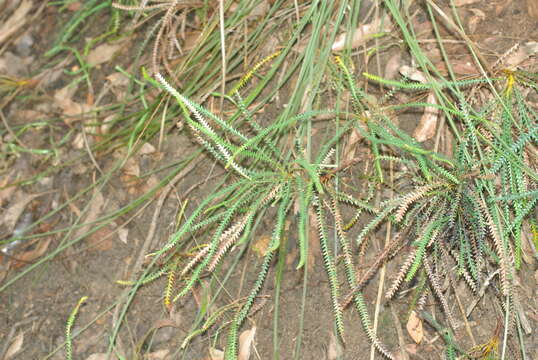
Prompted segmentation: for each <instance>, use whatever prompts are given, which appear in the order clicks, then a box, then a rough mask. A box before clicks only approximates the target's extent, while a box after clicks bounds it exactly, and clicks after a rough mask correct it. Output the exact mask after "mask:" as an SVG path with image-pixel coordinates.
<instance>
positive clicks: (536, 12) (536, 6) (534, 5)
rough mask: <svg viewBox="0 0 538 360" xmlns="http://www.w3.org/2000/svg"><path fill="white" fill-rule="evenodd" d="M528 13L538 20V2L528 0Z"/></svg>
mask: <svg viewBox="0 0 538 360" xmlns="http://www.w3.org/2000/svg"><path fill="white" fill-rule="evenodd" d="M527 11H528V12H529V16H530V17H533V18H535V19H538V1H537V0H527Z"/></svg>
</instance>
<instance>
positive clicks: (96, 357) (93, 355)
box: [86, 353, 108, 360]
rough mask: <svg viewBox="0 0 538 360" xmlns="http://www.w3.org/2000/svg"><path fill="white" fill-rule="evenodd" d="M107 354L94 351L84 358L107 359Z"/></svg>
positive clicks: (87, 359) (90, 359) (92, 359)
mask: <svg viewBox="0 0 538 360" xmlns="http://www.w3.org/2000/svg"><path fill="white" fill-rule="evenodd" d="M107 359H108V355H107V354H106V353H95V354H91V355H90V356H88V357H87V358H86V360H107Z"/></svg>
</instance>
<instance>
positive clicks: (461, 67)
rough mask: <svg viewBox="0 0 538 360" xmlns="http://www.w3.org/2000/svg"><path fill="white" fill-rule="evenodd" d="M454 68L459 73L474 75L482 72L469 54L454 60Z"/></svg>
mask: <svg viewBox="0 0 538 360" xmlns="http://www.w3.org/2000/svg"><path fill="white" fill-rule="evenodd" d="M452 70H453V71H454V73H456V74H458V75H474V74H478V73H479V72H480V71H479V70H478V68H477V67H476V65H475V64H474V62H473V61H472V60H471V59H470V57H467V56H466V57H464V58H462V59H459V60H454V61H453V62H452Z"/></svg>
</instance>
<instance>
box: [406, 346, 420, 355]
mask: <svg viewBox="0 0 538 360" xmlns="http://www.w3.org/2000/svg"><path fill="white" fill-rule="evenodd" d="M405 351H406V352H408V353H409V354H411V355H416V354H417V353H418V345H417V344H407V345H405Z"/></svg>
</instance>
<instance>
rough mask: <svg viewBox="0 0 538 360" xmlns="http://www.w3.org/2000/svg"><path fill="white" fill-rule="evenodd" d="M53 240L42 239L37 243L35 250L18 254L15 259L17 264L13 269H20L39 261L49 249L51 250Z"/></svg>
mask: <svg viewBox="0 0 538 360" xmlns="http://www.w3.org/2000/svg"><path fill="white" fill-rule="evenodd" d="M51 240H52V239H51V238H48V239H46V240H43V239H41V240H39V242H38V243H37V246H36V247H35V248H33V249H32V250H29V251H26V252H23V253H21V254H17V255H16V257H15V258H14V261H15V262H14V264H13V267H14V268H19V267H22V266H24V265H26V264H28V263H31V262H33V261H35V260H37V259H39V258H40V257H41V256H43V255H44V254H45V253H46V252H47V249H48V248H49V245H50V242H51Z"/></svg>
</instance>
